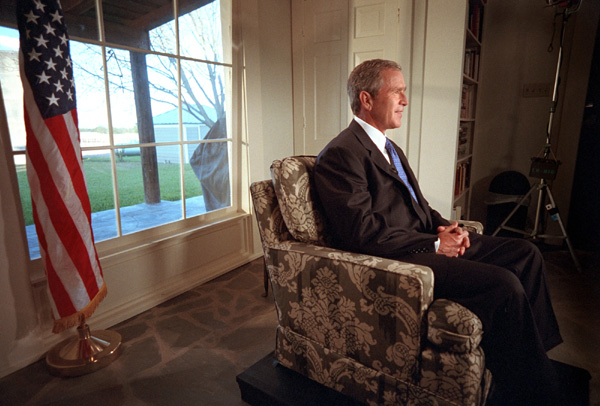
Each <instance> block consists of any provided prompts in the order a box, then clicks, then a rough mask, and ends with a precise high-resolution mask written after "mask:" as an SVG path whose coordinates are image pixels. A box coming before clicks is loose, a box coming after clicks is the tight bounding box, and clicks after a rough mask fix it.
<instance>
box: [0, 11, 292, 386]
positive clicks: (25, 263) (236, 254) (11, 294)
mask: <svg viewBox="0 0 600 406" xmlns="http://www.w3.org/2000/svg"><path fill="white" fill-rule="evenodd" d="M238 6H239V7H241V9H242V10H241V11H242V12H241V13H240V16H241V17H240V18H241V35H242V36H243V38H242V41H243V44H244V49H245V51H246V54H245V63H246V79H247V80H246V89H245V93H244V95H245V96H246V97H247V100H248V102H247V110H246V111H247V115H246V116H245V118H244V121H243V123H242V124H241V125H240V127H243V128H245V129H247V134H248V139H244V140H243V145H242V148H241V149H242V152H241V159H242V161H243V162H244V167H243V168H242V175H241V177H240V178H241V179H240V180H241V185H242V188H243V189H247V183H248V181H252V180H259V179H265V178H267V177H269V176H270V174H269V165H270V163H271V161H272V160H274V159H276V158H280V157H282V156H286V155H291V154H292V153H293V142H292V116H291V115H292V96H291V83H292V80H291V75H292V72H291V37H290V32H291V25H290V5H289V2H288V1H280V0H244V1H239V2H238ZM1 107H3V106H1ZM7 132H8V130H7V125H6V115H5V114H4V109H3V108H0V150H1V151H2V152H3V154H2V156H0V306H1V307H0V308H1V309H2V310H1V311H0V326H2V327H1V328H0V377H1V376H4V375H7V374H9V373H11V372H13V371H15V370H17V369H19V368H21V367H24V366H26V365H27V364H29V363H31V362H33V361H36V360H37V359H39V358H40V357H41V356H43V354H44V352H45V351H47V350H48V349H50V348H51V347H52V345H54V344H56V343H58V342H59V341H60V340H62V339H64V338H66V337H70V336H71V335H72V334H73V331H68V332H65V333H63V334H59V335H56V334H52V333H51V332H50V331H51V327H52V322H51V317H50V311H49V308H48V299H47V297H46V293H45V280H44V278H43V277H42V278H39V277H38V276H39V275H40V274H41V273H42V270H41V268H42V266H41V261H39V260H38V261H33V262H30V261H29V260H28V254H27V245H26V241H25V236H24V226H23V224H22V215H21V213H20V202H19V200H18V198H17V197H18V192H17V186H16V178H15V174H14V165H13V163H12V159H11V158H10V156H9V155H10V154H8V153H7V152H8V151H9V148H8V139H9V138H8V134H7ZM248 168H249V169H248ZM243 192H244V190H243ZM242 200H245V201H243V202H242V207H243V208H246V209H248V208H249V204H248V201H247V200H248V199H247V194H245V195H244V193H243V198H242ZM108 245H111V244H108ZM99 255H100V261H101V264H102V268H103V271H104V276H105V280H106V283H107V286H108V296H107V298H106V299H105V300H104V301H103V302H102V303H101V304H100V306H99V307H98V309H97V311H96V312H95V314H94V316H93V317H92V318H91V319H90V320H89V324H90V326H91V328H92V330H96V329H106V328H109V327H111V326H113V325H114V324H116V323H118V322H121V321H123V320H125V319H127V318H130V317H132V316H134V315H136V314H139V313H141V312H142V311H144V310H147V309H148V308H150V307H152V306H155V305H156V304H158V303H160V302H162V301H165V300H167V299H169V298H171V297H174V296H176V295H177V294H180V293H182V292H184V291H186V290H188V289H190V288H191V287H193V286H195V285H198V284H201V283H203V282H205V281H207V280H209V279H212V278H214V277H216V276H219V275H221V274H223V273H225V272H228V271H229V270H231V269H234V268H235V267H237V266H239V265H241V264H244V263H246V262H248V261H249V260H252V259H254V258H257V257H259V256H260V255H262V250H261V248H260V242H259V241H258V238H257V235H256V231H255V230H254V217H253V215H252V214H249V212H248V210H246V211H242V212H240V213H239V215H237V216H236V217H235V218H233V219H232V220H227V221H220V222H218V223H217V224H215V225H214V226H209V227H198V228H196V229H194V230H191V231H189V232H184V233H181V234H179V235H177V236H175V237H173V238H167V239H165V238H162V237H161V236H160V235H156V236H153V238H151V240H150V241H148V243H147V244H145V245H143V246H141V247H133V248H131V247H122V246H119V245H117V244H112V246H110V248H107V249H104V250H100V249H99Z"/></svg>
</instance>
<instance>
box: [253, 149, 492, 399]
mask: <svg viewBox="0 0 600 406" xmlns="http://www.w3.org/2000/svg"><path fill="white" fill-rule="evenodd" d="M314 162H315V157H312V156H297V157H290V158H286V159H283V160H278V161H275V162H274V163H273V165H272V166H271V174H272V180H265V181H261V182H256V183H253V184H252V185H251V193H252V198H253V203H254V209H255V213H256V217H257V221H258V228H259V230H260V236H261V240H262V245H263V250H264V258H265V263H266V269H267V271H268V275H269V279H270V282H271V286H272V291H273V296H274V300H275V306H276V309H277V317H278V323H279V325H278V327H277V333H276V335H277V338H276V349H275V353H276V357H277V360H278V362H279V363H280V364H281V365H283V366H285V367H288V368H290V369H292V370H294V371H297V372H299V373H300V374H302V375H305V376H307V377H309V378H310V379H313V380H315V381H317V382H319V383H321V384H323V385H326V386H328V387H330V388H333V389H335V390H336V391H339V392H341V393H343V394H346V395H348V396H350V397H352V398H353V399H356V400H358V401H360V402H364V403H365V404H369V405H392V404H394V405H398V404H400V405H483V404H485V399H486V396H487V393H488V391H489V385H490V382H491V374H490V372H489V371H488V370H486V369H485V357H484V353H483V351H482V349H481V348H480V347H479V343H480V341H481V338H482V334H483V332H482V326H481V322H480V320H479V319H478V318H477V316H475V314H473V313H472V312H471V311H469V310H468V309H466V308H464V307H462V306H461V305H459V304H457V303H454V302H451V301H448V300H435V301H434V300H433V284H434V280H433V273H432V271H431V270H430V269H429V268H427V267H424V266H418V265H414V264H409V263H403V262H398V261H393V260H389V259H384V258H379V257H374V256H370V255H362V254H357V253H352V252H343V251H340V250H337V249H334V248H331V247H329V244H328V242H329V235H328V230H327V227H326V222H325V219H324V217H323V214H322V211H321V209H320V204H319V200H318V198H317V196H316V193H315V190H314V187H313V184H312V170H313V166H314ZM475 225H476V226H477V224H475ZM479 231H481V228H480V225H479Z"/></svg>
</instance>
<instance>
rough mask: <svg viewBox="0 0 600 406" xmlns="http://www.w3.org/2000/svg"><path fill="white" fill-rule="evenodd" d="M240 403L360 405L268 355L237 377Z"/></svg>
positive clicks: (254, 405)
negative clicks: (240, 396)
mask: <svg viewBox="0 0 600 406" xmlns="http://www.w3.org/2000/svg"><path fill="white" fill-rule="evenodd" d="M236 380H237V383H238V385H239V387H240V391H241V392H242V400H243V401H244V402H246V403H248V404H250V405H253V406H258V405H261V406H265V405H266V406H320V405H336V406H358V405H363V403H359V402H356V401H355V400H353V399H351V398H349V397H347V396H345V395H343V394H341V393H339V392H336V391H334V390H333V389H329V388H327V387H326V386H323V385H321V384H319V383H317V382H315V381H313V380H311V379H309V378H307V377H305V376H303V375H300V374H299V373H297V372H295V371H292V370H291V369H289V368H286V367H284V366H281V365H280V364H279V362H277V359H276V358H275V353H271V354H269V355H267V356H266V357H264V358H263V359H261V360H260V361H258V362H257V363H256V364H254V365H252V366H251V367H250V368H248V369H246V370H245V371H244V372H242V373H241V374H239V375H238V376H237V377H236Z"/></svg>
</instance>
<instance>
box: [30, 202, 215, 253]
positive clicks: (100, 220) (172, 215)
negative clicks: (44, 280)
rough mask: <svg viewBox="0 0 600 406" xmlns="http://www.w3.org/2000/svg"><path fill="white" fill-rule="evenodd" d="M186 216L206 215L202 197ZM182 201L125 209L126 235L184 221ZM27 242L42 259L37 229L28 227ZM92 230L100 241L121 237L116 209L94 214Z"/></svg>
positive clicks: (123, 211) (32, 226) (189, 206)
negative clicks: (118, 231)
mask: <svg viewBox="0 0 600 406" xmlns="http://www.w3.org/2000/svg"><path fill="white" fill-rule="evenodd" d="M185 206H186V217H188V218H189V217H193V216H197V215H199V214H203V213H205V212H206V208H205V206H204V198H203V197H202V196H197V197H191V198H189V199H186V201H185ZM182 218H183V216H182V213H181V201H175V202H169V201H162V202H160V203H158V204H146V203H141V204H137V205H135V206H128V207H122V208H121V230H122V234H123V235H125V234H131V233H134V232H136V231H141V230H145V229H148V228H152V227H156V226H160V225H162V224H167V223H171V222H173V221H177V220H181V219H182ZM25 228H26V231H27V243H28V244H29V255H30V258H31V259H35V258H39V257H40V249H39V244H38V239H37V233H36V231H35V226H34V225H30V226H27V227H25ZM92 228H93V230H94V239H95V241H96V242H100V241H104V240H108V239H110V238H114V237H116V236H117V220H116V214H115V210H106V211H101V212H97V213H92Z"/></svg>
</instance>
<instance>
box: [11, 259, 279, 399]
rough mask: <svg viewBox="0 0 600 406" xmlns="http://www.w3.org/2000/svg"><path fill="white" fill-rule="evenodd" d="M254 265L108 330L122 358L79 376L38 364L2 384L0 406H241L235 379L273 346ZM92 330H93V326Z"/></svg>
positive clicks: (267, 302) (272, 319) (267, 306)
mask: <svg viewBox="0 0 600 406" xmlns="http://www.w3.org/2000/svg"><path fill="white" fill-rule="evenodd" d="M262 264H263V262H262V259H261V260H257V261H254V262H252V263H249V264H247V265H244V266H242V267H240V268H238V269H237V270H235V271H233V272H230V273H228V274H226V275H224V276H222V277H220V278H218V279H215V280H213V281H211V282H208V283H206V284H204V285H202V286H200V287H198V288H195V289H192V290H190V291H188V292H186V293H184V294H182V295H180V296H178V297H176V298H174V299H172V300H170V301H168V302H165V303H163V304H162V305H159V306H157V307H155V308H153V309H151V310H149V311H147V312H144V313H142V314H140V315H138V316H136V317H133V318H131V319H129V320H127V321H125V322H123V323H120V324H118V325H117V326H114V327H113V328H111V330H114V331H116V332H118V333H119V334H121V336H122V343H123V353H122V355H121V356H120V357H119V358H118V359H117V360H115V361H114V362H113V363H112V364H110V365H109V366H107V367H106V368H103V369H101V370H98V371H96V372H94V373H92V374H89V375H84V376H80V377H76V378H57V377H53V376H52V375H50V374H49V373H48V372H47V370H46V366H45V361H43V360H41V361H38V362H36V363H35V364H32V365H30V366H28V367H26V368H24V369H22V370H20V371H17V372H15V373H13V374H11V375H9V376H8V377H5V378H4V379H2V380H0V405H4V406H8V405H77V404H80V405H110V406H117V405H223V406H225V405H227V406H234V405H244V404H245V403H244V402H243V401H242V400H241V398H240V392H239V388H238V385H237V383H236V380H235V377H236V376H237V375H238V374H239V373H241V372H242V371H244V370H245V369H246V368H248V367H249V366H250V365H252V364H254V363H255V362H256V361H258V360H259V359H261V358H263V357H264V356H265V355H267V354H268V353H269V352H271V351H273V349H274V348H275V328H276V326H277V320H276V314H275V307H274V304H273V298H272V296H271V295H269V297H267V298H264V297H262V296H261V293H262V292H263V265H262ZM92 330H93V326H92Z"/></svg>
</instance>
